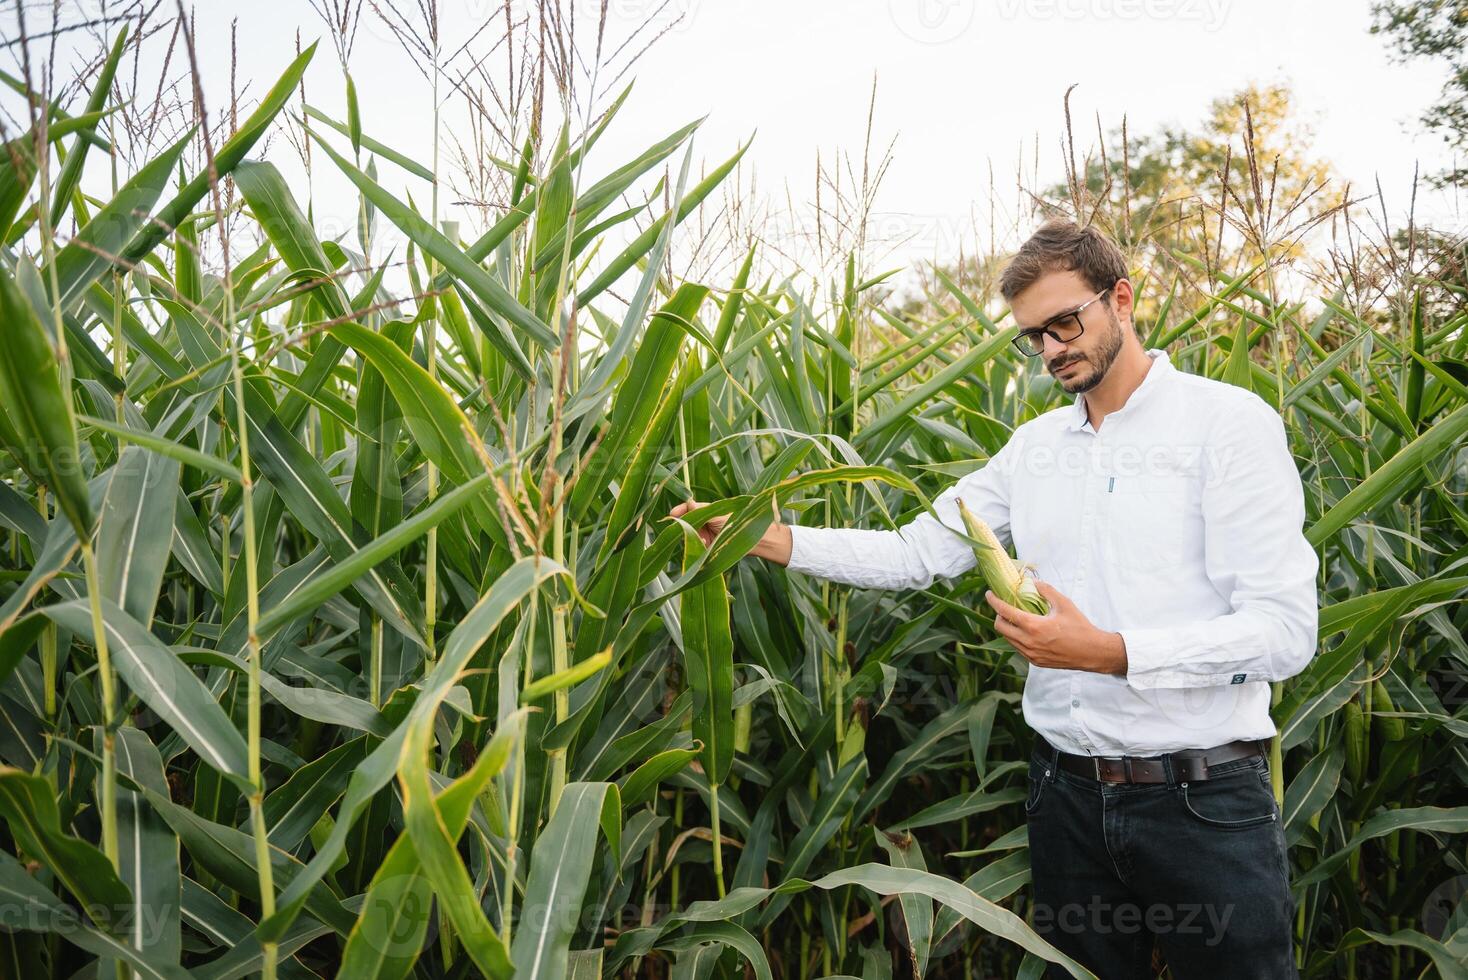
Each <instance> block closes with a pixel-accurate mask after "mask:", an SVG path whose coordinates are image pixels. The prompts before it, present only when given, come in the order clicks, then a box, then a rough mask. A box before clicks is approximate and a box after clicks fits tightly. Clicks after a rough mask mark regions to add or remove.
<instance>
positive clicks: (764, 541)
mask: <svg viewBox="0 0 1468 980" xmlns="http://www.w3.org/2000/svg"><path fill="white" fill-rule="evenodd" d="M793 545H794V536H793V535H792V534H791V533H790V525H788V524H771V525H770V528H769V530H767V531H765V533H764V536H763V537H761V538H760V539H759V543H758V544H756V545H755V546H754V548H753V549H752V550H751V552H750V553H751V554H753V555H754V556H755V557H757V558H764V559H767V560H769V561H772V562H775V563H776V564H779V565H789V564H790V552H791V549H792V547H793Z"/></svg>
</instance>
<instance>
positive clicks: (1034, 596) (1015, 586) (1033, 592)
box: [958, 498, 1050, 616]
mask: <svg viewBox="0 0 1468 980" xmlns="http://www.w3.org/2000/svg"><path fill="white" fill-rule="evenodd" d="M958 514H959V516H960V517H962V518H963V523H964V526H965V527H966V528H968V535H969V537H971V538H974V539H976V540H977V541H979V542H980V543H981V545H982V546H979V545H976V546H975V547H974V555H975V557H977V558H978V560H979V572H980V574H982V575H983V576H984V581H985V582H987V583H989V588H990V589H992V590H993V591H994V594H995V595H997V596H998V597H999V598H1001V599H1003V600H1004V601H1005V602H1007V603H1009V604H1010V605H1011V606H1017V607H1019V608H1020V609H1023V610H1025V611H1026V612H1032V613H1035V614H1036V615H1039V616H1043V615H1045V614H1046V613H1048V612H1049V611H1050V603H1049V602H1048V601H1046V599H1045V597H1044V596H1042V595H1040V591H1039V589H1037V588H1035V580H1034V577H1033V576H1031V575H1030V574H1029V569H1028V568H1027V567H1025V566H1022V565H1020V564H1019V563H1018V562H1016V561H1015V560H1014V559H1013V558H1011V557H1009V552H1007V551H1005V550H1004V545H1002V544H1000V543H999V539H998V538H997V537H996V536H995V535H994V531H993V530H992V529H991V528H990V527H989V525H987V524H985V523H984V522H983V521H982V520H980V519H979V518H978V517H977V516H976V515H975V514H974V512H973V511H971V510H969V509H968V508H967V507H965V506H964V503H963V500H962V499H961V498H960V499H959V501H958Z"/></svg>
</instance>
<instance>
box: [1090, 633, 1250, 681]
mask: <svg viewBox="0 0 1468 980" xmlns="http://www.w3.org/2000/svg"><path fill="white" fill-rule="evenodd" d="M1117 632H1118V633H1120V634H1121V640H1122V643H1123V644H1125V645H1126V682H1127V684H1129V685H1130V686H1131V687H1132V688H1133V689H1134V690H1138V691H1150V690H1153V689H1155V688H1163V687H1212V686H1214V685H1218V684H1242V683H1243V682H1244V681H1245V680H1247V678H1248V675H1247V674H1241V673H1217V672H1208V671H1200V670H1196V669H1193V670H1190V669H1188V668H1187V667H1186V666H1185V653H1186V651H1183V650H1180V649H1179V640H1178V634H1177V632H1176V631H1174V630H1171V629H1167V628H1165V627H1163V628H1160V629H1121V630H1117Z"/></svg>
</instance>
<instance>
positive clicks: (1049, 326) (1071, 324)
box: [1012, 280, 1120, 357]
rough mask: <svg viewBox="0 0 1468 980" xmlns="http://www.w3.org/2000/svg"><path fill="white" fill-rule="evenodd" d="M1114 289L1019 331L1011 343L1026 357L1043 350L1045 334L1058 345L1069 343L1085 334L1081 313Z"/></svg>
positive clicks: (1111, 288)
mask: <svg viewBox="0 0 1468 980" xmlns="http://www.w3.org/2000/svg"><path fill="white" fill-rule="evenodd" d="M1118 281H1120V280H1118ZM1115 288H1116V283H1112V284H1111V285H1110V286H1107V287H1106V288H1105V289H1103V290H1101V291H1100V292H1099V293H1097V294H1096V295H1095V296H1092V297H1091V298H1090V299H1088V300H1086V301H1085V302H1084V303H1082V304H1081V305H1080V306H1077V307H1076V308H1075V309H1073V310H1066V311H1065V312H1064V313H1060V314H1057V315H1056V316H1052V317H1051V318H1050V319H1048V320H1046V321H1045V322H1044V323H1042V324H1040V325H1039V326H1038V327H1034V328H1032V329H1029V330H1021V331H1020V332H1019V333H1018V334H1017V335H1016V336H1015V338H1014V340H1013V341H1012V343H1013V344H1014V346H1015V347H1018V348H1019V351H1020V353H1021V354H1024V355H1025V356H1026V357H1034V356H1035V355H1036V354H1039V353H1040V352H1042V351H1043V350H1044V349H1045V334H1047V333H1048V334H1049V335H1050V336H1052V337H1054V338H1055V339H1056V341H1058V342H1059V343H1062V344H1068V343H1070V342H1071V341H1073V340H1075V339H1076V338H1078V337H1080V335H1081V334H1083V333H1085V332H1086V325H1085V324H1084V323H1082V322H1081V311H1082V310H1084V309H1085V308H1086V307H1088V306H1090V305H1091V304H1092V303H1094V302H1096V301H1097V300H1098V299H1100V298H1101V297H1102V296H1105V295H1106V294H1107V293H1109V292H1111V291H1112V290H1113V289H1115Z"/></svg>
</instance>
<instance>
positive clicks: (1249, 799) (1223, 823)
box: [1177, 766, 1279, 830]
mask: <svg viewBox="0 0 1468 980" xmlns="http://www.w3.org/2000/svg"><path fill="white" fill-rule="evenodd" d="M1268 779H1269V777H1268V773H1267V770H1265V769H1263V768H1261V767H1259V766H1249V767H1247V768H1243V769H1235V770H1233V771H1231V772H1227V773H1224V774H1223V775H1220V776H1215V777H1213V778H1211V779H1205V780H1203V781H1201V782H1184V783H1179V784H1178V787H1177V798H1178V800H1179V801H1180V802H1181V804H1182V807H1183V809H1184V810H1186V811H1187V812H1188V814H1189V815H1190V816H1191V817H1192V818H1193V819H1194V820H1196V821H1198V822H1199V823H1201V824H1203V825H1205V826H1208V827H1215V828H1218V829H1221V830H1243V829H1245V828H1248V827H1258V826H1261V825H1263V824H1267V823H1270V822H1271V821H1275V820H1278V819H1279V804H1277V803H1276V802H1275V799H1274V792H1273V791H1272V790H1271V789H1270V786H1269V781H1268Z"/></svg>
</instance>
